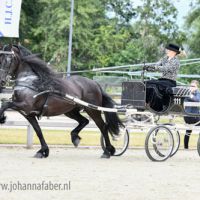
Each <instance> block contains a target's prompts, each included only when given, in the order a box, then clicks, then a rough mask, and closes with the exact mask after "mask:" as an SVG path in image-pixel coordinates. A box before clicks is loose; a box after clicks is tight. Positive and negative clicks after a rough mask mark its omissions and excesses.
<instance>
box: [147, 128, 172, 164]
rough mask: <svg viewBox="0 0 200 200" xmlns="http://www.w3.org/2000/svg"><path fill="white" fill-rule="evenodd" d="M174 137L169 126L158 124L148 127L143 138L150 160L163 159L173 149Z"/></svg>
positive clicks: (167, 156)
mask: <svg viewBox="0 0 200 200" xmlns="http://www.w3.org/2000/svg"><path fill="white" fill-rule="evenodd" d="M173 148H174V139H173V135H172V132H171V131H170V129H169V128H167V127H166V126H163V125H158V126H156V127H153V128H152V129H150V131H149V132H148V134H147V137H146V140H145V151H146V154H147V156H148V157H149V159H150V160H152V161H165V160H167V159H168V158H169V157H170V156H171V154H172V151H173Z"/></svg>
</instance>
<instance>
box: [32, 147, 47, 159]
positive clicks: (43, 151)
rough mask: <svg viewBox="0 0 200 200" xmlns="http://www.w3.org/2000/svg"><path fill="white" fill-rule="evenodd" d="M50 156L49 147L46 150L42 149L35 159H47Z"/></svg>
mask: <svg viewBox="0 0 200 200" xmlns="http://www.w3.org/2000/svg"><path fill="white" fill-rule="evenodd" d="M48 156H49V149H48V147H47V148H45V149H40V150H39V151H38V152H37V153H36V154H35V156H34V157H35V158H47V157H48Z"/></svg>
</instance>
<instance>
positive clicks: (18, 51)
mask: <svg viewBox="0 0 200 200" xmlns="http://www.w3.org/2000/svg"><path fill="white" fill-rule="evenodd" d="M11 50H12V51H14V52H15V53H17V54H19V53H20V49H19V47H18V46H17V45H12V48H11Z"/></svg>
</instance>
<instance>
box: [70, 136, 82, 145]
mask: <svg viewBox="0 0 200 200" xmlns="http://www.w3.org/2000/svg"><path fill="white" fill-rule="evenodd" d="M80 141H81V137H79V136H78V135H72V143H73V145H74V146H75V147H78V145H79V144H80Z"/></svg>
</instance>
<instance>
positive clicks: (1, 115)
mask: <svg viewBox="0 0 200 200" xmlns="http://www.w3.org/2000/svg"><path fill="white" fill-rule="evenodd" d="M14 107H15V105H14V103H13V102H12V101H8V102H6V103H4V104H3V105H2V107H1V109H0V124H4V123H5V121H6V116H5V114H4V112H5V111H6V110H7V109H8V108H14Z"/></svg>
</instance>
